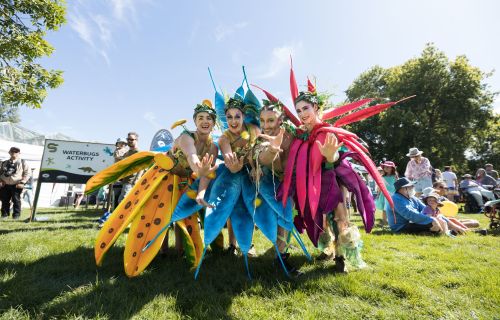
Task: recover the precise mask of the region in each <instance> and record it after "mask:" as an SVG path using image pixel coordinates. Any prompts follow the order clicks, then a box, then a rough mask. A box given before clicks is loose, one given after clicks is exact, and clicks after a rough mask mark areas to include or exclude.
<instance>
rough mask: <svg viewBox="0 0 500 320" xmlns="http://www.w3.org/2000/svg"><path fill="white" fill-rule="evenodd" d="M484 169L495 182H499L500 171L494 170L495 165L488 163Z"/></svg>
mask: <svg viewBox="0 0 500 320" xmlns="http://www.w3.org/2000/svg"><path fill="white" fill-rule="evenodd" d="M484 168H485V169H486V173H487V174H488V175H489V176H491V177H493V178H494V179H495V180H498V171H496V170H493V165H492V164H491V163H487V164H485V165H484Z"/></svg>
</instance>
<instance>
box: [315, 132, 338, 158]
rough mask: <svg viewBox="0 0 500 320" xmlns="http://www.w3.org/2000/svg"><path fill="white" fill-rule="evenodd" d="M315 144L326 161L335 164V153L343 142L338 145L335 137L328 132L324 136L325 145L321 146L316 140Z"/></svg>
mask: <svg viewBox="0 0 500 320" xmlns="http://www.w3.org/2000/svg"><path fill="white" fill-rule="evenodd" d="M316 144H317V145H318V148H319V151H320V152H321V154H322V155H323V156H324V157H325V158H326V161H328V162H330V163H333V162H335V160H337V159H335V158H336V156H335V155H336V154H337V151H338V150H339V148H340V147H342V145H343V144H344V143H343V142H341V143H338V140H337V137H336V136H335V134H333V133H331V132H329V133H328V134H327V135H326V139H325V143H324V144H321V142H319V141H318V140H316Z"/></svg>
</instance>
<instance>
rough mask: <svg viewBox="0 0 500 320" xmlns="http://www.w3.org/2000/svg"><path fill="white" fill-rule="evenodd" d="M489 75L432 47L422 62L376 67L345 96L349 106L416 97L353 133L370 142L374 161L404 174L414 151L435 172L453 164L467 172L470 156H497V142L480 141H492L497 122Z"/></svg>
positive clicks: (357, 126)
mask: <svg viewBox="0 0 500 320" xmlns="http://www.w3.org/2000/svg"><path fill="white" fill-rule="evenodd" d="M490 75H491V73H485V72H483V71H481V70H480V69H479V68H477V67H474V66H472V65H471V64H470V63H469V61H468V60H467V58H466V57H465V56H458V57H457V58H456V59H455V60H450V59H448V58H447V57H446V55H445V54H444V53H443V52H441V51H439V50H438V49H437V48H436V47H435V46H433V45H432V44H428V45H427V46H426V47H425V48H424V50H423V52H422V54H421V55H420V56H419V57H417V58H414V59H410V60H408V61H407V62H405V63H404V64H402V65H400V66H395V67H392V68H388V69H384V68H381V67H379V66H375V67H373V68H371V69H370V70H368V71H366V72H364V73H363V74H361V75H360V76H359V77H358V78H357V79H356V80H355V81H354V82H353V83H352V85H351V86H350V87H349V88H348V90H347V91H346V94H347V97H348V100H350V101H354V100H358V99H360V98H367V97H376V98H381V97H383V98H388V99H391V100H393V101H395V100H399V99H401V98H403V97H407V96H411V95H416V97H414V98H412V99H410V100H408V101H405V102H403V103H401V104H400V105H397V106H394V107H392V108H391V109H389V110H388V111H386V112H384V113H382V114H380V115H377V116H374V117H372V118H369V119H367V120H365V121H361V122H358V123H355V124H352V125H351V126H350V129H351V130H353V131H354V132H356V133H357V134H358V135H359V136H360V137H361V138H362V139H364V140H365V141H367V142H368V144H369V145H370V151H371V152H372V156H373V157H374V158H375V159H378V160H381V159H383V158H387V159H391V160H394V161H395V162H396V163H397V164H399V170H400V171H401V172H404V169H405V166H406V163H407V162H408V158H407V157H406V153H407V151H408V149H409V148H411V147H418V148H419V149H420V150H423V151H424V153H425V156H427V157H428V158H429V159H430V160H431V163H432V165H433V166H434V167H436V168H442V167H443V166H444V165H448V164H453V165H455V166H458V167H459V168H464V169H465V168H466V165H467V161H468V159H467V157H466V154H474V155H476V157H477V159H481V160H484V159H486V156H487V155H488V154H489V153H491V152H493V151H492V150H493V149H492V148H493V147H494V146H493V142H492V144H491V148H490V149H488V150H486V149H484V148H483V147H484V145H481V144H480V142H479V141H484V140H485V139H491V138H492V137H491V135H488V132H490V131H491V126H492V123H494V122H492V119H493V118H494V113H493V107H492V104H493V100H494V97H495V95H496V94H497V93H494V92H491V91H490V90H489V88H488V86H487V85H486V83H485V80H486V79H487V78H488V77H489V76H490ZM497 124H498V122H497ZM497 137H498V135H497ZM478 148H479V149H478ZM497 150H498V149H497ZM466 151H467V152H466ZM489 159H492V160H494V159H495V158H494V157H490V158H489ZM496 161H498V159H497V160H496Z"/></svg>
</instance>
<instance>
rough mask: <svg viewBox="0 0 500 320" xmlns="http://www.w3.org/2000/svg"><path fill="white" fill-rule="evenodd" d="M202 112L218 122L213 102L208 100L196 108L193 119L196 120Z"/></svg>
mask: <svg viewBox="0 0 500 320" xmlns="http://www.w3.org/2000/svg"><path fill="white" fill-rule="evenodd" d="M200 112H206V113H208V114H209V115H210V116H211V117H212V119H214V121H217V113H216V112H215V109H214V108H213V107H212V102H211V101H210V100H208V99H206V100H203V101H202V102H201V103H199V104H197V105H196V107H195V108H194V113H193V119H194V118H196V115H197V114H198V113H200Z"/></svg>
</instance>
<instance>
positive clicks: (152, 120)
mask: <svg viewBox="0 0 500 320" xmlns="http://www.w3.org/2000/svg"><path fill="white" fill-rule="evenodd" d="M142 117H143V118H144V119H145V120H146V121H147V122H149V123H150V124H151V125H152V126H153V128H155V129H156V130H159V129H161V128H162V126H161V125H160V124H159V123H158V121H156V119H158V118H157V117H156V115H155V114H154V113H153V112H151V111H148V112H146V113H145V114H143V115H142Z"/></svg>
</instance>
